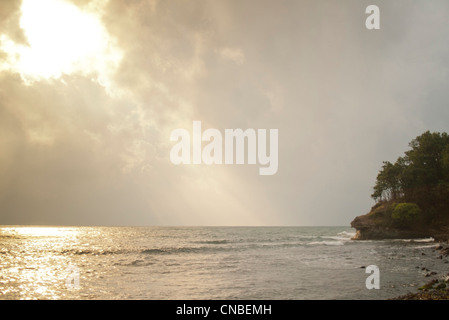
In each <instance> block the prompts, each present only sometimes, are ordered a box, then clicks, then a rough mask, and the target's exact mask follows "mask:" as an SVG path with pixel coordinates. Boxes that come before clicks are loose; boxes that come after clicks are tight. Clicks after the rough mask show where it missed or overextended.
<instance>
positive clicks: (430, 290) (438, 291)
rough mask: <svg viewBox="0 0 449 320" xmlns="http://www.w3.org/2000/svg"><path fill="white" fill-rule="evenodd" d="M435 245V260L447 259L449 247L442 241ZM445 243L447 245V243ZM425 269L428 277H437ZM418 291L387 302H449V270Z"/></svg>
mask: <svg viewBox="0 0 449 320" xmlns="http://www.w3.org/2000/svg"><path fill="white" fill-rule="evenodd" d="M435 243H436V246H435V249H434V250H433V251H434V252H436V253H437V257H436V258H435V259H443V258H447V257H448V256H449V246H448V247H443V243H442V242H440V241H435ZM444 243H445V244H447V242H444ZM438 251H439V252H438ZM423 269H425V270H426V271H429V272H428V273H427V275H426V277H427V276H432V275H435V273H433V272H432V271H430V270H428V269H426V268H423ZM417 290H418V291H417V292H410V293H407V294H404V295H400V296H397V297H394V298H390V299H387V300H449V268H448V273H446V274H445V275H443V276H440V277H438V278H434V279H432V280H430V281H428V282H427V283H426V284H424V285H422V286H421V287H419V288H417Z"/></svg>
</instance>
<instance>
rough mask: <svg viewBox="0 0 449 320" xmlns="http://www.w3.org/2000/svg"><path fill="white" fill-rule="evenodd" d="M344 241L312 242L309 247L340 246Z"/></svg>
mask: <svg viewBox="0 0 449 320" xmlns="http://www.w3.org/2000/svg"><path fill="white" fill-rule="evenodd" d="M344 244H345V243H344V241H313V242H310V243H309V245H325V246H342V245H344Z"/></svg>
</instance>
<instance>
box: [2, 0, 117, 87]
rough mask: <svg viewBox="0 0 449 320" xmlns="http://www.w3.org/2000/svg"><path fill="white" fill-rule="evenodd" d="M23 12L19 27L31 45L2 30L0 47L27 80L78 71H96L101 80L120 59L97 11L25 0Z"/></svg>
mask: <svg viewBox="0 0 449 320" xmlns="http://www.w3.org/2000/svg"><path fill="white" fill-rule="evenodd" d="M21 12H22V16H21V19H20V27H21V28H22V29H23V32H24V34H25V36H26V38H27V40H28V45H19V44H16V43H14V42H13V41H12V40H11V39H10V38H9V37H8V36H6V35H4V34H3V35H0V48H1V49H3V50H4V51H5V52H6V53H7V54H8V57H9V59H8V62H7V68H8V69H11V70H14V71H16V72H18V73H20V74H21V76H22V78H23V79H24V80H26V81H33V80H39V79H42V78H45V79H49V78H59V77H61V76H62V75H63V74H72V73H75V72H76V73H81V74H83V75H95V76H97V77H98V78H97V80H98V81H99V82H100V83H102V82H107V78H108V74H109V73H110V71H111V70H113V69H114V68H115V67H116V66H117V65H118V63H119V62H120V59H121V54H120V51H119V50H118V49H117V47H116V46H115V45H114V44H113V42H112V40H111V38H110V36H109V35H108V33H107V31H106V30H105V28H104V27H103V25H102V23H101V20H100V17H99V15H98V14H96V13H95V12H87V11H83V10H81V9H80V8H78V7H77V6H75V5H74V4H71V3H68V2H65V1H61V0H23V2H22V6H21ZM3 68H5V65H3ZM102 84H104V83H102Z"/></svg>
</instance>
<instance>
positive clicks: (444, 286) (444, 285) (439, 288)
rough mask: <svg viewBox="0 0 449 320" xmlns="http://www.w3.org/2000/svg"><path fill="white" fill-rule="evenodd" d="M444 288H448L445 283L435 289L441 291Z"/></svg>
mask: <svg viewBox="0 0 449 320" xmlns="http://www.w3.org/2000/svg"><path fill="white" fill-rule="evenodd" d="M444 288H446V284H445V283H444V282H443V283H440V284H438V285H437V286H436V287H435V289H438V290H441V289H444Z"/></svg>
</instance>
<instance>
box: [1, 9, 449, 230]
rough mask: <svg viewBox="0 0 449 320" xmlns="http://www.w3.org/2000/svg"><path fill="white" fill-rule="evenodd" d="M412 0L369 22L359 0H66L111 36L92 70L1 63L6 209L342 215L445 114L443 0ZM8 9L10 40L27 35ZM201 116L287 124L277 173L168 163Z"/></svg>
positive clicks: (238, 221)
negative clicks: (26, 68)
mask: <svg viewBox="0 0 449 320" xmlns="http://www.w3.org/2000/svg"><path fill="white" fill-rule="evenodd" d="M74 3H75V2H74ZM368 4H369V3H368V2H367V4H366V6H367V5H368ZM405 4H406V2H405V1H399V2H395V3H392V4H384V5H382V6H381V15H382V16H381V17H382V20H381V21H382V22H381V30H379V31H373V32H369V31H367V30H366V29H365V28H364V18H365V13H364V9H365V7H366V6H365V3H362V2H360V1H347V2H345V3H344V4H342V3H337V2H335V1H324V2H316V1H285V2H282V3H281V2H276V1H261V2H258V3H257V5H256V4H255V3H254V2H251V1H226V2H210V1H196V2H182V1H169V2H167V1H143V0H142V1H110V2H107V3H106V4H105V5H103V6H100V5H99V2H96V1H93V2H92V1H84V2H83V3H79V2H76V5H77V10H80V12H88V13H90V14H94V16H95V19H97V20H96V21H97V22H96V23H98V26H99V28H100V29H99V30H101V38H102V39H103V40H104V42H101V41H100V49H99V50H97V51H96V52H97V53H98V55H96V56H95V57H94V58H93V59H92V60H89V59H87V60H86V61H87V62H88V63H90V64H89V68H88V69H86V70H89V72H84V71H82V70H84V69H76V68H74V69H70V68H69V69H64V68H62V69H64V71H63V72H61V73H59V74H58V76H57V77H49V78H48V79H47V78H45V77H42V78H39V79H37V80H36V81H32V82H28V83H26V82H24V81H23V80H24V79H23V78H24V76H23V73H22V74H21V72H20V70H18V69H14V68H9V69H5V68H3V70H2V71H0V133H1V134H0V147H1V148H2V150H4V152H2V153H1V155H0V174H1V175H2V177H3V178H2V179H1V181H0V190H1V193H0V194H1V196H0V211H1V212H2V221H3V223H5V224H9V223H11V224H14V223H25V224H28V223H29V224H97V225H98V224H100V225H154V224H156V225H175V224H181V225H216V224H217V225H337V224H338V225H347V224H348V223H349V221H350V220H351V219H352V218H353V217H354V216H356V215H359V214H361V213H363V212H365V211H367V210H368V209H369V207H370V205H371V204H372V203H371V199H370V198H369V195H370V194H371V186H372V184H373V183H374V179H375V176H376V174H377V170H378V169H379V168H380V165H381V162H382V161H383V160H394V159H395V158H396V157H397V156H399V155H400V154H401V153H402V152H403V151H404V150H405V148H406V146H407V143H408V142H409V141H410V140H411V139H412V138H414V137H415V136H417V135H418V134H420V133H421V132H422V131H424V130H427V129H428V128H429V129H439V130H443V129H444V128H445V123H446V122H444V119H445V118H446V116H447V111H446V110H447V108H445V101H446V100H447V93H446V91H447V90H446V91H445V90H444V88H446V87H447V77H446V73H445V72H444V70H447V62H446V60H445V58H444V57H446V56H447V50H448V48H449V46H448V43H447V41H446V40H444V39H445V33H444V28H442V26H444V25H445V21H447V18H448V17H447V12H448V11H447V10H446V11H444V10H440V9H441V8H445V7H446V6H447V4H446V3H445V2H443V1H441V2H440V1H436V2H435V3H434V5H433V6H432V7H431V8H428V7H426V6H425V5H424V4H420V3H418V2H414V3H413V5H405ZM0 6H2V9H5V11H3V10H0V12H2V14H3V15H4V18H5V19H1V20H0V21H2V22H1V23H2V25H1V26H2V29H1V30H2V34H4V35H7V38H4V39H8V41H11V43H13V44H14V45H15V46H16V48H19V47H20V48H21V47H22V46H23V48H25V47H27V45H31V44H32V43H30V41H29V39H27V38H26V36H27V33H23V32H21V31H20V30H21V29H20V11H19V9H20V7H19V6H18V5H17V4H15V3H13V2H2V4H1V5H0ZM5 12H7V13H5ZM90 17H92V16H90ZM410 21H420V23H419V24H416V25H411V26H410V25H409V22H410ZM429 21H431V23H429ZM70 26H72V24H70ZM36 30H37V29H36ZM73 43H77V42H76V41H74V42H73ZM422 43H424V44H425V45H424V46H423V45H421V44H422ZM111 50H112V51H114V50H116V51H117V52H120V59H118V60H114V55H112V56H109V54H111ZM88 56H89V55H88ZM8 57H10V56H8V54H5V52H4V53H3V55H2V56H0V58H1V59H2V61H3V63H4V62H5V61H7V59H8ZM32 57H33V58H37V57H38V56H34V55H33V56H32ZM102 57H106V58H107V57H112V58H111V59H112V60H108V59H106V60H105V61H106V62H105V61H102ZM5 59H6V60H5ZM108 61H109V62H110V63H109V62H108ZM87 62H86V63H87ZM51 65H52V64H51ZM52 66H53V65H52ZM67 70H69V71H67ZM102 74H103V75H105V78H107V83H108V85H105V83H104V82H102V81H100V79H101V75H102ZM92 78H93V79H92ZM430 111H431V112H430ZM193 120H200V121H202V124H203V128H204V129H206V128H217V129H218V130H220V131H222V130H224V129H225V128H232V129H234V128H242V129H246V128H254V129H258V128H260V129H270V128H273V129H279V170H278V173H277V174H276V175H274V176H269V177H261V176H259V175H258V166H251V165H241V166H237V165H235V166H225V165H221V166H220V165H216V166H206V165H204V166H194V165H192V166H187V165H186V166H174V165H173V164H171V162H170V160H169V152H170V148H171V146H172V144H171V143H170V140H169V137H170V132H171V131H172V130H173V129H176V128H185V129H187V130H191V126H192V121H193Z"/></svg>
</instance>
